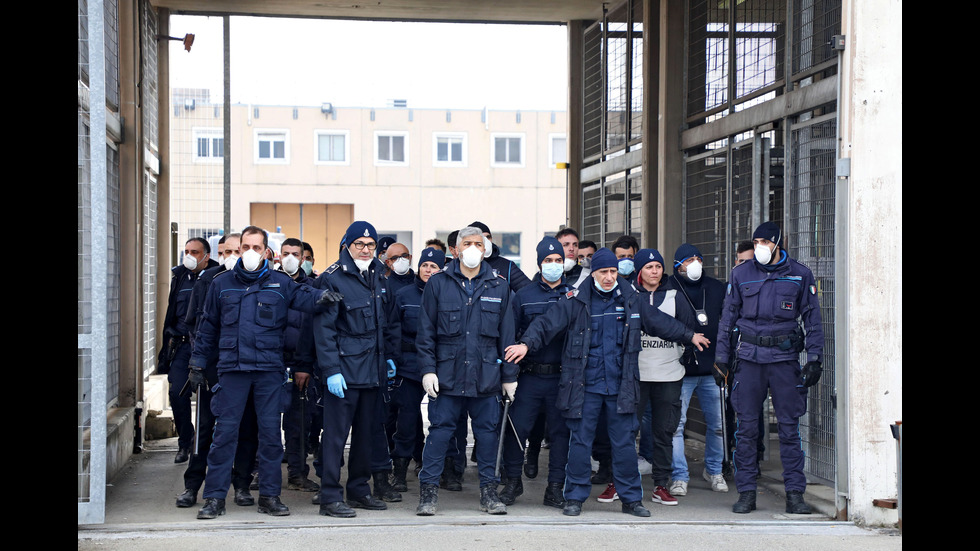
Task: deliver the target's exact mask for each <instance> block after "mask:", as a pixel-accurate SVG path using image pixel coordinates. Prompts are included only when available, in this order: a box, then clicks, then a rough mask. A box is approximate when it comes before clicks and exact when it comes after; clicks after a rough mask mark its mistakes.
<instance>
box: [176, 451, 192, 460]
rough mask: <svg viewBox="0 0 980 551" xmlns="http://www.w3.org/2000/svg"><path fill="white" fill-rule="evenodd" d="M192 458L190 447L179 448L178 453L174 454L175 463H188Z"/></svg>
mask: <svg viewBox="0 0 980 551" xmlns="http://www.w3.org/2000/svg"><path fill="white" fill-rule="evenodd" d="M190 458H191V449H190V448H177V455H175V456H174V463H186V462H187V460H188V459H190Z"/></svg>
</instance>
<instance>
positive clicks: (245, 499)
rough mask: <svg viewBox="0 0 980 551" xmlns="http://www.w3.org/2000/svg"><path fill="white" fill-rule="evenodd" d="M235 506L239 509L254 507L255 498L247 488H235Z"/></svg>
mask: <svg viewBox="0 0 980 551" xmlns="http://www.w3.org/2000/svg"><path fill="white" fill-rule="evenodd" d="M235 505H238V506H240V507H251V506H252V505H255V498H254V497H252V493H251V492H249V491H248V488H235Z"/></svg>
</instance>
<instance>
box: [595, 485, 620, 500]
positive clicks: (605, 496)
mask: <svg viewBox="0 0 980 551" xmlns="http://www.w3.org/2000/svg"><path fill="white" fill-rule="evenodd" d="M596 499H597V500H599V502H600V503H612V502H614V501H616V500H617V499H619V494H618V493H616V485H615V484H613V483H612V482H610V483H609V485H608V486H606V489H605V491H603V492H602V493H601V494H599V497H597V498H596Z"/></svg>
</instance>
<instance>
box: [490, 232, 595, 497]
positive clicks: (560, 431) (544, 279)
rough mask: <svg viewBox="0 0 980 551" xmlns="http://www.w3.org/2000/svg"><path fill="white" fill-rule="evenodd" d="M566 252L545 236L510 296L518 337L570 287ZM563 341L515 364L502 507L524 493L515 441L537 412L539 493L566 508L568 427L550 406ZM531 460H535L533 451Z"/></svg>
mask: <svg viewBox="0 0 980 551" xmlns="http://www.w3.org/2000/svg"><path fill="white" fill-rule="evenodd" d="M576 241H577V240H576ZM565 250H567V249H564V248H563V247H562V244H561V242H559V241H558V240H557V239H555V238H554V237H545V238H544V239H542V240H541V242H540V243H538V246H537V253H538V267H539V268H540V270H541V271H540V272H538V273H537V274H535V275H534V278H532V279H531V284H530V285H527V286H525V287H524V288H522V289H521V290H520V291H518V292H517V293H516V294H515V295H514V317H515V319H516V323H517V338H518V340H519V339H520V338H521V335H522V334H523V333H524V331H526V330H527V328H528V327H529V326H530V325H531V322H532V321H534V319H535V318H537V317H538V316H546V315H548V311H549V309H550V308H551V307H552V306H553V305H555V304H556V303H557V302H558V299H559V297H561V296H562V295H564V294H565V293H567V292H568V291H570V290H571V289H572V287H570V286H569V285H568V284H567V281H568V280H566V278H565V276H564V275H563V273H564V271H565V270H564V264H565V263H564V260H565V252H564V251H565ZM564 345H565V338H564V335H558V336H557V337H556V338H555V339H553V340H552V341H551V342H549V343H548V344H547V345H546V346H545V347H543V348H542V349H541V350H537V351H535V352H533V353H529V354H528V355H527V356H525V357H524V359H523V360H522V361H521V363H520V376H519V377H518V379H517V382H518V384H519V385H520V387H521V399H520V400H516V401H515V402H514V405H513V406H512V407H511V408H510V415H511V419H513V423H514V429H515V431H516V432H517V438H515V437H514V434H513V433H512V432H510V431H507V432H506V433H505V434H506V436H505V437H504V438H505V439H504V467H503V471H504V474H505V475H506V481H505V482H504V488H503V489H502V490H501V491H500V500H501V501H503V502H504V504H506V505H510V504H512V503H514V500H515V499H517V496H519V495H521V494H523V493H524V485H523V483H522V482H521V465H522V464H523V462H524V461H523V460H524V457H523V454H522V453H521V449H520V445H519V442H523V441H524V440H525V439H526V438H527V437H528V435H529V433H530V432H531V429H532V427H533V425H534V424H535V421H536V419H537V418H538V415H539V413H543V414H544V415H545V416H546V423H545V426H546V427H547V431H548V433H549V434H548V436H549V438H550V441H551V451H550V453H549V457H548V486H547V489H546V490H545V493H544V504H545V505H547V506H549V507H557V508H559V509H561V508H562V507H564V506H565V498H564V497H562V486H563V485H564V483H565V463H566V462H567V461H568V426H567V425H566V424H565V420H564V419H563V418H562V416H561V413H560V412H559V411H558V408H557V406H555V401H556V399H557V397H558V379H559V377H560V376H561V351H562V348H563V347H564ZM503 422H507V420H506V419H505V420H504V421H503ZM518 438H519V439H520V440H518ZM538 445H540V440H539V441H538ZM530 446H531V444H528V447H530ZM531 460H532V458H531V454H530V453H528V461H531ZM533 461H534V462H535V463H536V462H537V454H536V453H535V454H534V456H533Z"/></svg>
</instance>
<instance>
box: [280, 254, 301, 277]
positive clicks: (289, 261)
mask: <svg viewBox="0 0 980 551" xmlns="http://www.w3.org/2000/svg"><path fill="white" fill-rule="evenodd" d="M282 269H283V270H285V271H286V273H287V274H289V275H293V274H295V273H296V271H297V270H299V259H298V258H296V257H295V256H293V255H291V254H287V255H285V256H283V257H282Z"/></svg>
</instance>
